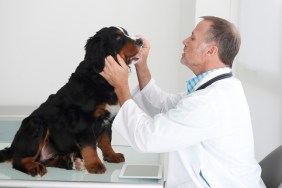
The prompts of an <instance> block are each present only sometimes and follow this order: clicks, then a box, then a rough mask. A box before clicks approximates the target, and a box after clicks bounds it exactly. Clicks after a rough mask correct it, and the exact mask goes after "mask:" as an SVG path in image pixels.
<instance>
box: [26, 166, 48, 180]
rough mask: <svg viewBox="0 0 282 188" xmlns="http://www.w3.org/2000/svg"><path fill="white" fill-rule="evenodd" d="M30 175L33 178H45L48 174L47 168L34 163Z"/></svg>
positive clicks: (30, 168)
mask: <svg viewBox="0 0 282 188" xmlns="http://www.w3.org/2000/svg"><path fill="white" fill-rule="evenodd" d="M27 171H28V174H29V175H31V176H33V177H35V176H36V177H41V176H44V175H45V174H46V173H47V169H46V166H43V165H42V164H40V163H32V164H31V165H30V166H29V167H28V169H27Z"/></svg>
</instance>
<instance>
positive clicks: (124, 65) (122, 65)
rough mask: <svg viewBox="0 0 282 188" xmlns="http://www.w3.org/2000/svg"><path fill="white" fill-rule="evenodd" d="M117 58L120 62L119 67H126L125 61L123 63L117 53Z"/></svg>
mask: <svg viewBox="0 0 282 188" xmlns="http://www.w3.org/2000/svg"><path fill="white" fill-rule="evenodd" d="M117 59H118V62H119V64H120V66H121V67H123V68H127V65H126V63H125V62H124V60H123V59H122V58H121V57H120V55H119V54H118V55H117Z"/></svg>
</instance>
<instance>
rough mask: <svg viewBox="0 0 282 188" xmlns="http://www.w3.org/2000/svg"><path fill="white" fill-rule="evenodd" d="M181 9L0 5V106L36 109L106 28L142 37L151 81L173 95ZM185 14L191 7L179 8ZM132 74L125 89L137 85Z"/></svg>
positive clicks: (132, 2) (165, 1) (165, 3)
mask: <svg viewBox="0 0 282 188" xmlns="http://www.w3.org/2000/svg"><path fill="white" fill-rule="evenodd" d="M183 4H185V1H184V0H174V1H171V0H154V1H151V0H142V1H139V0H119V1H116V0H104V1H93V0H83V1H80V0H48V1H47V0H25V1H22V0H0V25H1V26H0V27H1V30H0V41H1V42H0V53H1V55H0V88H1V95H0V105H36V106H37V105H39V104H40V103H42V102H43V101H45V100H46V98H47V97H48V95H49V94H51V93H55V92H56V91H57V90H58V89H59V88H60V87H61V86H62V85H63V84H65V83H66V81H67V80H68V78H69V76H70V75H71V73H72V72H73V71H74V70H75V68H76V66H77V65H78V64H79V62H80V61H81V60H82V59H83V57H84V49H83V47H84V45H85V42H86V40H87V39H88V38H89V37H90V36H92V35H94V34H95V32H96V31H98V30H99V29H101V28H102V27H105V26H111V25H117V26H122V27H124V28H126V29H127V30H128V32H129V33H130V34H132V35H133V34H142V35H145V36H146V37H147V38H148V39H149V40H150V42H151V46H152V48H151V55H150V57H149V61H150V65H149V66H150V68H151V70H152V74H153V76H154V77H155V79H156V80H157V82H158V83H159V85H160V86H161V87H162V88H163V89H165V90H168V91H172V92H175V91H179V85H177V84H175V83H178V77H177V75H179V73H178V70H179V69H180V68H179V67H183V66H182V65H181V64H180V63H179V58H180V54H181V52H180V51H181V50H182V44H181V41H182V38H180V34H179V33H180V32H179V31H180V30H181V25H180V22H181V16H182V15H183V14H182V12H181V11H179V10H180V9H181V8H183V6H182V5H183ZM188 4H189V3H188ZM190 9H191V10H193V9H194V7H189V6H187V7H185V11H187V12H191V11H190ZM185 19H186V22H187V23H189V22H193V19H192V18H190V17H187V18H185ZM189 19H190V20H189ZM132 70H133V72H132V74H131V76H130V85H131V86H133V85H136V83H137V79H136V76H135V73H134V68H133V69H132ZM159 70H162V71H159ZM183 85H185V81H184V82H183Z"/></svg>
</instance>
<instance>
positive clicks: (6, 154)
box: [0, 147, 14, 163]
mask: <svg viewBox="0 0 282 188" xmlns="http://www.w3.org/2000/svg"><path fill="white" fill-rule="evenodd" d="M13 155H14V151H13V149H12V148H8V147H7V148H4V149H2V150H0V163H2V162H6V161H11V160H12V158H13Z"/></svg>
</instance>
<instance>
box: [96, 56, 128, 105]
mask: <svg viewBox="0 0 282 188" xmlns="http://www.w3.org/2000/svg"><path fill="white" fill-rule="evenodd" d="M117 59H118V62H119V64H118V63H117V62H116V61H115V60H114V58H113V57H112V56H108V57H106V58H105V67H104V70H103V71H102V72H101V73H100V75H101V76H103V77H104V78H105V79H106V80H107V81H108V82H109V83H110V84H111V85H112V86H113V87H114V88H115V92H116V94H117V96H118V100H119V103H120V105H123V103H124V102H125V101H126V100H128V99H130V98H131V94H130V91H129V86H128V66H127V65H126V63H125V62H124V60H123V59H122V58H121V57H120V56H119V55H117Z"/></svg>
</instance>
